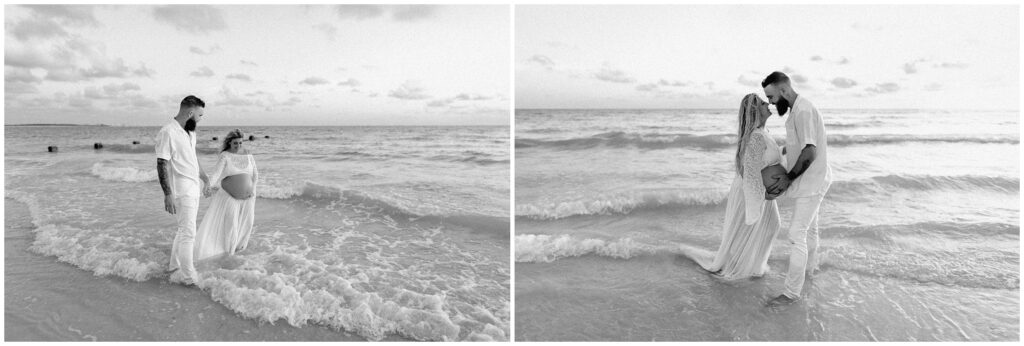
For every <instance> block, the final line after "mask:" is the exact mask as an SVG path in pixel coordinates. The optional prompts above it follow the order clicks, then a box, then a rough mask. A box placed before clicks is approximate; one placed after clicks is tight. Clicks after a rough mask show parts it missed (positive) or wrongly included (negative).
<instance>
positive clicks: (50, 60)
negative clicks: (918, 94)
mask: <svg viewBox="0 0 1024 346" xmlns="http://www.w3.org/2000/svg"><path fill="white" fill-rule="evenodd" d="M510 12H511V11H510V7H509V6H507V5H301V6H300V5H295V6H291V5H5V6H4V13H5V14H4V27H5V45H4V91H5V92H4V117H3V120H4V125H5V126H4V131H3V136H4V174H3V177H4V184H3V186H4V218H5V219H4V251H5V255H4V330H5V331H4V340H5V341H509V340H510V339H511V338H512V337H511V330H510V328H511V326H510V321H511V309H512V307H511V305H510V285H511V269H510V265H511V263H510V257H511V256H510V255H511V253H512V252H511V251H512V250H511V247H510V231H511V229H510V224H511V220H510V214H509V211H510V210H511V205H510V200H511V197H510V196H511V191H510V190H511V188H510V182H511V176H510V169H511V164H510V162H511V152H510V151H511V148H512V143H511V139H510V131H511V130H510V123H509V116H510V109H509V108H510V100H511V97H512V95H511V90H509V89H510V78H511V71H510V67H509V66H510V65H509V56H510V54H511V49H512V43H511V39H510V34H511V32H510V31H511V14H510Z"/></svg>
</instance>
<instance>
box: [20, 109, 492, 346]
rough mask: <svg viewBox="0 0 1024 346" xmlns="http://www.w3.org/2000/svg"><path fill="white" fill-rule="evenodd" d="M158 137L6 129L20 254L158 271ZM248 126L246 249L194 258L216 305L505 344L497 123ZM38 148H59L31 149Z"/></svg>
mask: <svg viewBox="0 0 1024 346" xmlns="http://www.w3.org/2000/svg"><path fill="white" fill-rule="evenodd" d="M156 130H157V129H156V128H114V127H63V128H44V127H25V128H22V127H8V128H7V137H6V143H5V144H6V148H5V151H6V161H5V178H6V183H5V188H6V193H5V194H6V197H7V198H11V199H14V200H16V201H19V202H21V203H25V204H27V205H28V206H29V210H30V214H31V217H32V223H33V227H34V229H33V231H32V232H33V233H34V239H33V241H32V243H31V246H30V247H29V250H30V251H31V252H33V253H36V254H41V255H46V256H51V257H49V258H50V259H51V260H54V261H60V262H64V263H69V264H72V265H74V266H76V267H78V268H80V269H82V270H85V271H88V272H92V273H93V274H95V275H98V276H104V277H109V278H110V280H124V279H128V280H132V281H135V282H139V283H140V284H141V285H144V284H147V283H149V282H153V281H154V280H157V281H162V280H164V279H165V277H166V273H165V270H166V268H167V262H168V256H169V252H170V244H171V241H172V240H173V230H174V219H173V217H171V216H170V215H168V214H166V213H165V212H163V211H162V205H161V202H162V196H161V195H160V189H159V185H158V183H157V182H156V175H155V173H154V171H155V164H153V162H154V161H155V160H154V154H153V153H152V135H155V133H156ZM227 130H228V129H212V130H207V131H205V132H203V129H201V130H200V131H201V132H200V134H199V136H200V139H201V140H200V144H199V150H200V154H201V155H200V163H201V165H203V166H204V167H208V168H212V166H213V163H214V160H215V158H216V155H215V154H216V153H217V152H218V151H219V150H218V149H217V145H218V144H219V142H215V141H212V140H207V139H208V138H206V137H208V136H209V137H212V136H215V135H216V136H223V134H220V133H221V132H224V133H226V132H227ZM246 130H247V131H252V132H255V133H256V135H257V136H258V137H261V138H259V139H257V140H255V141H251V142H249V141H247V142H245V144H244V145H245V146H247V147H249V148H250V150H252V151H253V153H254V154H255V157H256V160H257V165H258V167H259V169H260V182H259V185H258V186H257V188H256V195H257V197H258V199H257V202H256V208H257V211H256V220H255V224H256V226H255V228H254V235H253V236H252V238H251V240H250V243H249V247H248V248H247V249H246V250H245V251H242V252H240V253H237V254H236V255H233V256H226V257H224V258H217V259H214V260H211V261H205V262H204V263H200V264H199V267H200V280H201V283H200V287H202V289H203V290H204V291H205V292H206V296H207V297H209V299H212V301H214V302H217V304H219V305H220V306H221V308H224V309H227V310H228V311H231V312H232V313H233V314H236V315H237V317H236V318H243V319H247V320H253V321H264V322H274V323H283V324H288V325H291V326H297V327H309V328H322V329H324V330H327V331H331V332H333V333H335V335H337V336H338V338H339V339H343V338H345V335H347V334H350V335H355V336H358V337H361V338H364V339H369V340H381V339H385V338H394V337H398V338H405V339H412V340H506V339H507V338H508V328H509V327H508V323H509V322H508V321H509V304H508V297H509V295H508V287H509V274H510V273H509V264H508V257H507V254H508V253H509V238H508V225H509V220H508V217H507V210H508V144H507V133H508V132H507V131H508V129H507V128H506V127H454V128H372V127H371V128H334V129H330V128H327V129H325V128H301V127H283V128H277V127H270V128H256V129H246ZM266 135H270V136H271V138H269V139H267V138H262V136H266ZM503 138H504V139H503ZM131 140H140V142H141V143H140V144H139V145H130V144H129V145H118V144H116V143H117V142H121V143H130V142H131ZM92 142H106V143H105V144H104V146H105V147H104V149H102V150H94V149H93V148H92V145H91V144H92ZM47 143H54V144H58V145H59V146H60V151H59V152H58V153H56V154H51V153H46V152H45V151H44V152H39V148H43V150H45V147H46V145H45V144H47ZM352 153H356V154H352ZM487 160H489V161H487ZM484 161H486V162H484ZM208 203H209V201H208V200H206V199H203V200H202V201H201V203H200V214H199V218H200V220H201V219H202V217H203V214H204V211H205V209H206V207H207V205H208ZM502 211H504V212H502ZM138 312H139V313H142V312H143V311H142V310H141V309H140V310H139V311H138ZM127 318H130V315H129V316H128V317H127ZM237 332H241V331H239V330H233V331H227V333H228V334H229V335H230V334H232V333H236V334H237ZM200 339H203V340H206V339H205V338H204V337H202V336H200ZM326 339H329V338H326Z"/></svg>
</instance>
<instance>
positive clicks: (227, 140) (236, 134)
mask: <svg viewBox="0 0 1024 346" xmlns="http://www.w3.org/2000/svg"><path fill="white" fill-rule="evenodd" d="M243 137H245V136H243V135H242V130H239V129H234V130H231V132H228V134H227V136H224V145H222V146H221V148H220V151H221V152H225V151H227V150H228V149H231V141H232V140H234V139H235V138H243Z"/></svg>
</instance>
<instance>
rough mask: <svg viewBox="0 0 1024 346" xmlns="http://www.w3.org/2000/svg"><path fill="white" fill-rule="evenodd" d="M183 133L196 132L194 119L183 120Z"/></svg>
mask: <svg viewBox="0 0 1024 346" xmlns="http://www.w3.org/2000/svg"><path fill="white" fill-rule="evenodd" d="M185 131H188V132H196V120H195V119H192V118H188V120H185Z"/></svg>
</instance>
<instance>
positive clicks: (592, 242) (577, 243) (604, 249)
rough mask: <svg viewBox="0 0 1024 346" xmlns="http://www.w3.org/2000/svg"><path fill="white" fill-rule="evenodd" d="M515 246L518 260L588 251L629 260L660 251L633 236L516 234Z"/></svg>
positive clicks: (550, 258) (541, 259) (542, 259)
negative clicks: (618, 237)
mask: <svg viewBox="0 0 1024 346" xmlns="http://www.w3.org/2000/svg"><path fill="white" fill-rule="evenodd" d="M515 249H516V262H552V261H555V260H557V259H559V258H564V257H577V256H583V255H587V254H596V255H600V256H606V257H613V258H620V259H629V258H632V257H635V256H638V255H646V254H651V253H654V252H656V251H658V250H659V248H658V247H656V246H653V245H647V244H642V243H638V242H636V241H634V240H633V239H631V238H623V239H618V240H614V241H608V240H602V239H592V238H588V239H578V238H575V237H572V236H569V235H560V236H550V235H537V234H521V235H517V236H516V247H515Z"/></svg>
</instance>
